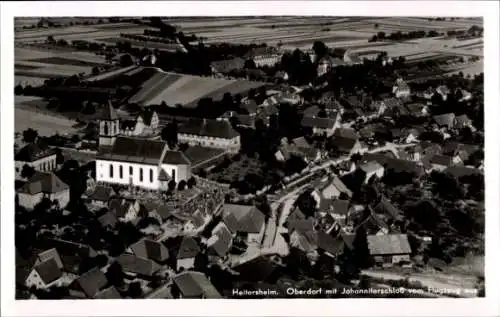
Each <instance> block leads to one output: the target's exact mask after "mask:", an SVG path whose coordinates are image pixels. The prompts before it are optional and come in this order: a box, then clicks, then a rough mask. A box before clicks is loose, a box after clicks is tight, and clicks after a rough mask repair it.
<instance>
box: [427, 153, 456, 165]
mask: <svg viewBox="0 0 500 317" xmlns="http://www.w3.org/2000/svg"><path fill="white" fill-rule="evenodd" d="M430 163H431V164H436V165H442V166H451V165H453V158H452V157H451V156H447V155H434V156H433V157H432V158H431V160H430Z"/></svg>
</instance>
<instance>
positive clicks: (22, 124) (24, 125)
mask: <svg viewBox="0 0 500 317" xmlns="http://www.w3.org/2000/svg"><path fill="white" fill-rule="evenodd" d="M36 103H43V101H42V100H41V99H40V98H37V97H24V96H16V97H15V120H14V130H15V132H23V131H24V130H26V129H28V128H32V129H35V130H37V131H38V134H39V135H41V136H51V135H54V134H55V133H59V134H65V133H69V134H71V133H74V132H76V130H75V129H74V128H73V126H74V125H75V124H76V122H75V121H72V120H68V119H65V118H63V117H62V116H54V115H49V114H47V113H44V112H43V110H40V111H39V110H37V109H36V107H35V106H34V104H36Z"/></svg>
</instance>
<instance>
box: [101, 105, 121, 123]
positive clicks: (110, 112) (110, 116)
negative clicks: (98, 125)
mask: <svg viewBox="0 0 500 317" xmlns="http://www.w3.org/2000/svg"><path fill="white" fill-rule="evenodd" d="M100 119H101V120H107V121H112V120H118V119H119V117H118V113H117V112H116V110H115V108H114V107H113V105H112V104H111V101H109V100H108V102H107V104H106V105H104V108H103V109H102V112H101V116H100Z"/></svg>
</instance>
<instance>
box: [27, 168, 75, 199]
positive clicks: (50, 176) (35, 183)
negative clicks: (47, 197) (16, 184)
mask: <svg viewBox="0 0 500 317" xmlns="http://www.w3.org/2000/svg"><path fill="white" fill-rule="evenodd" d="M67 189H69V186H68V185H66V184H65V183H64V182H63V181H62V180H60V179H59V177H57V176H56V175H55V174H54V173H42V172H36V173H35V175H33V176H32V177H31V178H30V179H28V181H27V182H26V183H25V184H24V185H23V186H22V187H21V188H20V189H19V192H21V193H26V194H30V195H35V194H38V193H46V194H49V193H50V194H55V193H59V192H62V191H64V190H67Z"/></svg>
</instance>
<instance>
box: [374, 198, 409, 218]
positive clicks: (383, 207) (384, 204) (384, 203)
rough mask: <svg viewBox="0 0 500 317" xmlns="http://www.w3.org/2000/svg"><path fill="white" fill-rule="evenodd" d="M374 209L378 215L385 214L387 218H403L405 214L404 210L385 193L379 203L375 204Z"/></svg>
mask: <svg viewBox="0 0 500 317" xmlns="http://www.w3.org/2000/svg"><path fill="white" fill-rule="evenodd" d="M373 211H374V212H375V213H376V214H378V215H384V216H385V219H387V220H388V219H391V220H393V221H396V220H401V217H402V216H403V212H402V211H401V210H399V209H398V208H397V207H396V206H394V205H393V204H392V203H391V201H390V200H389V199H388V198H387V197H385V196H384V195H382V196H381V197H380V201H379V202H378V204H377V205H375V207H374V208H373Z"/></svg>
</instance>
